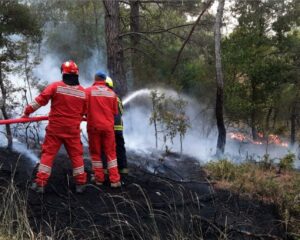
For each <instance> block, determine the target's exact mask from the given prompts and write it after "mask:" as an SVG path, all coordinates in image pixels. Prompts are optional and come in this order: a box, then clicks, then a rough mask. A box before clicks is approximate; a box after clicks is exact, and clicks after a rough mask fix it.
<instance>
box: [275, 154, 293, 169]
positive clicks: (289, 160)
mask: <svg viewBox="0 0 300 240" xmlns="http://www.w3.org/2000/svg"><path fill="white" fill-rule="evenodd" d="M295 159H296V156H295V154H294V153H288V154H287V155H285V156H284V157H283V158H281V159H280V162H279V168H280V170H283V171H287V170H292V169H293V166H294V162H295Z"/></svg>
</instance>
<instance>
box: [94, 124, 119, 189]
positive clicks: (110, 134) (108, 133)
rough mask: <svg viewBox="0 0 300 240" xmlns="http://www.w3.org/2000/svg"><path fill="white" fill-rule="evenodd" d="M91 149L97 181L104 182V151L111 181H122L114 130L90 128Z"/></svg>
mask: <svg viewBox="0 0 300 240" xmlns="http://www.w3.org/2000/svg"><path fill="white" fill-rule="evenodd" d="M88 135H89V149H90V156H91V158H92V166H93V171H94V173H95V179H96V181H97V182H104V172H103V163H102V159H101V155H102V152H104V154H105V155H106V156H107V169H108V172H109V180H110V182H111V183H116V182H119V181H120V175H119V171H118V163H117V156H116V143H115V133H114V130H113V129H112V130H91V129H88Z"/></svg>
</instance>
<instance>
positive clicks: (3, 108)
mask: <svg viewBox="0 0 300 240" xmlns="http://www.w3.org/2000/svg"><path fill="white" fill-rule="evenodd" d="M0 89H1V94H2V103H1V112H2V115H3V118H4V119H8V118H9V116H8V113H7V111H6V99H7V91H6V89H5V86H4V82H3V76H2V65H1V63H0ZM5 130H6V138H7V149H9V150H12V146H13V137H12V131H11V129H10V125H8V124H6V125H5Z"/></svg>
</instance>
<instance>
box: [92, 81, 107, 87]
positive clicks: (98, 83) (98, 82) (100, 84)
mask: <svg viewBox="0 0 300 240" xmlns="http://www.w3.org/2000/svg"><path fill="white" fill-rule="evenodd" d="M93 86H106V84H105V81H96V82H94V84H93Z"/></svg>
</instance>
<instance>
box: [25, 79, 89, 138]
mask: <svg viewBox="0 0 300 240" xmlns="http://www.w3.org/2000/svg"><path fill="white" fill-rule="evenodd" d="M49 100H51V110H50V113H49V125H48V127H47V130H48V131H49V133H51V132H53V133H54V134H55V133H59V132H63V133H70V134H72V133H76V132H78V131H80V130H79V126H80V122H81V120H82V117H83V115H84V114H86V111H87V101H86V94H85V90H84V88H83V87H82V86H80V85H77V86H69V85H67V84H65V83H64V82H63V81H59V82H54V83H52V84H50V85H49V86H47V87H46V88H45V89H44V91H43V92H42V93H41V94H40V95H39V96H38V97H36V98H35V101H34V102H33V103H31V104H30V105H29V106H27V107H26V109H25V112H24V114H25V115H29V114H31V113H32V112H34V111H36V110H37V109H38V108H39V107H41V106H45V105H46V104H47V103H48V102H49Z"/></svg>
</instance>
